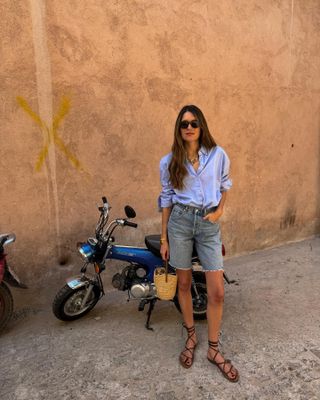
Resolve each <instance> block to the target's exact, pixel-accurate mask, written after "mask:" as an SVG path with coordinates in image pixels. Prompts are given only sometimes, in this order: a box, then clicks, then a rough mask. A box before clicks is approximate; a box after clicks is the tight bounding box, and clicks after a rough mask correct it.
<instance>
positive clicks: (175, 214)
mask: <svg viewBox="0 0 320 400" xmlns="http://www.w3.org/2000/svg"><path fill="white" fill-rule="evenodd" d="M184 212H185V210H184V209H183V208H181V207H179V206H174V207H173V209H172V211H171V215H172V217H181V216H182V214H183V213H184Z"/></svg>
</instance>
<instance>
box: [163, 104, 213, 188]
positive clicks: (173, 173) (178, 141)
mask: <svg viewBox="0 0 320 400" xmlns="http://www.w3.org/2000/svg"><path fill="white" fill-rule="evenodd" d="M188 111H189V112H191V113H192V114H193V115H194V116H195V118H196V119H197V120H198V121H199V123H200V137H199V145H200V147H201V146H203V147H205V148H206V149H207V150H210V149H212V148H213V147H215V146H216V145H217V144H216V142H215V141H214V139H213V137H212V136H211V134H210V132H209V128H208V125H207V121H206V119H205V117H204V115H203V113H202V111H201V110H200V108H198V107H197V106H194V105H187V106H184V107H182V109H181V110H180V112H179V114H178V117H177V120H176V125H175V128H174V140H173V145H172V159H171V161H170V164H169V174H170V181H171V184H172V186H173V187H174V188H176V189H179V190H181V189H182V188H183V180H184V178H185V176H186V175H187V169H186V166H185V160H186V149H185V145H184V141H183V139H182V137H181V131H180V123H181V120H182V117H183V114H184V113H186V112H188Z"/></svg>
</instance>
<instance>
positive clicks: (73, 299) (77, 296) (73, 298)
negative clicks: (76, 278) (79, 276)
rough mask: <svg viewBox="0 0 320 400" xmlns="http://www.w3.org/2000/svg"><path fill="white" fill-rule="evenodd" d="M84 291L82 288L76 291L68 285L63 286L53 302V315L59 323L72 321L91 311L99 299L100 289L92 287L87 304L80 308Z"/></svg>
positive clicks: (84, 288)
mask: <svg viewBox="0 0 320 400" xmlns="http://www.w3.org/2000/svg"><path fill="white" fill-rule="evenodd" d="M86 290H87V289H86V287H84V286H82V287H80V288H78V289H71V288H70V287H69V286H68V285H65V286H63V288H61V289H60V290H59V292H58V293H57V294H56V296H55V298H54V300H53V304H52V311H53V313H54V315H55V316H56V317H57V318H58V319H60V320H61V321H74V320H76V319H79V318H81V317H83V316H84V315H85V314H87V313H88V312H89V311H91V310H92V309H93V307H94V306H95V305H96V304H97V302H98V300H99V299H100V289H99V288H98V287H97V286H94V288H93V290H92V292H91V295H90V298H89V299H88V302H87V303H86V304H85V306H84V307H82V305H81V303H82V300H83V298H84V296H85V293H86Z"/></svg>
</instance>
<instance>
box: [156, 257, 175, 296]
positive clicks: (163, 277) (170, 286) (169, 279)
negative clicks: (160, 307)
mask: <svg viewBox="0 0 320 400" xmlns="http://www.w3.org/2000/svg"><path fill="white" fill-rule="evenodd" d="M153 280H154V284H155V285H156V289H157V297H158V298H159V299H160V300H172V299H173V298H174V296H175V294H176V290H177V280H178V278H177V275H176V274H172V273H168V262H166V265H165V267H159V268H156V269H155V271H154V276H153Z"/></svg>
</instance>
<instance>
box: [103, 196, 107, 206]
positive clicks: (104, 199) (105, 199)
mask: <svg viewBox="0 0 320 400" xmlns="http://www.w3.org/2000/svg"><path fill="white" fill-rule="evenodd" d="M102 203H103V204H107V203H108V202H107V198H106V197H105V196H103V197H102Z"/></svg>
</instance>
